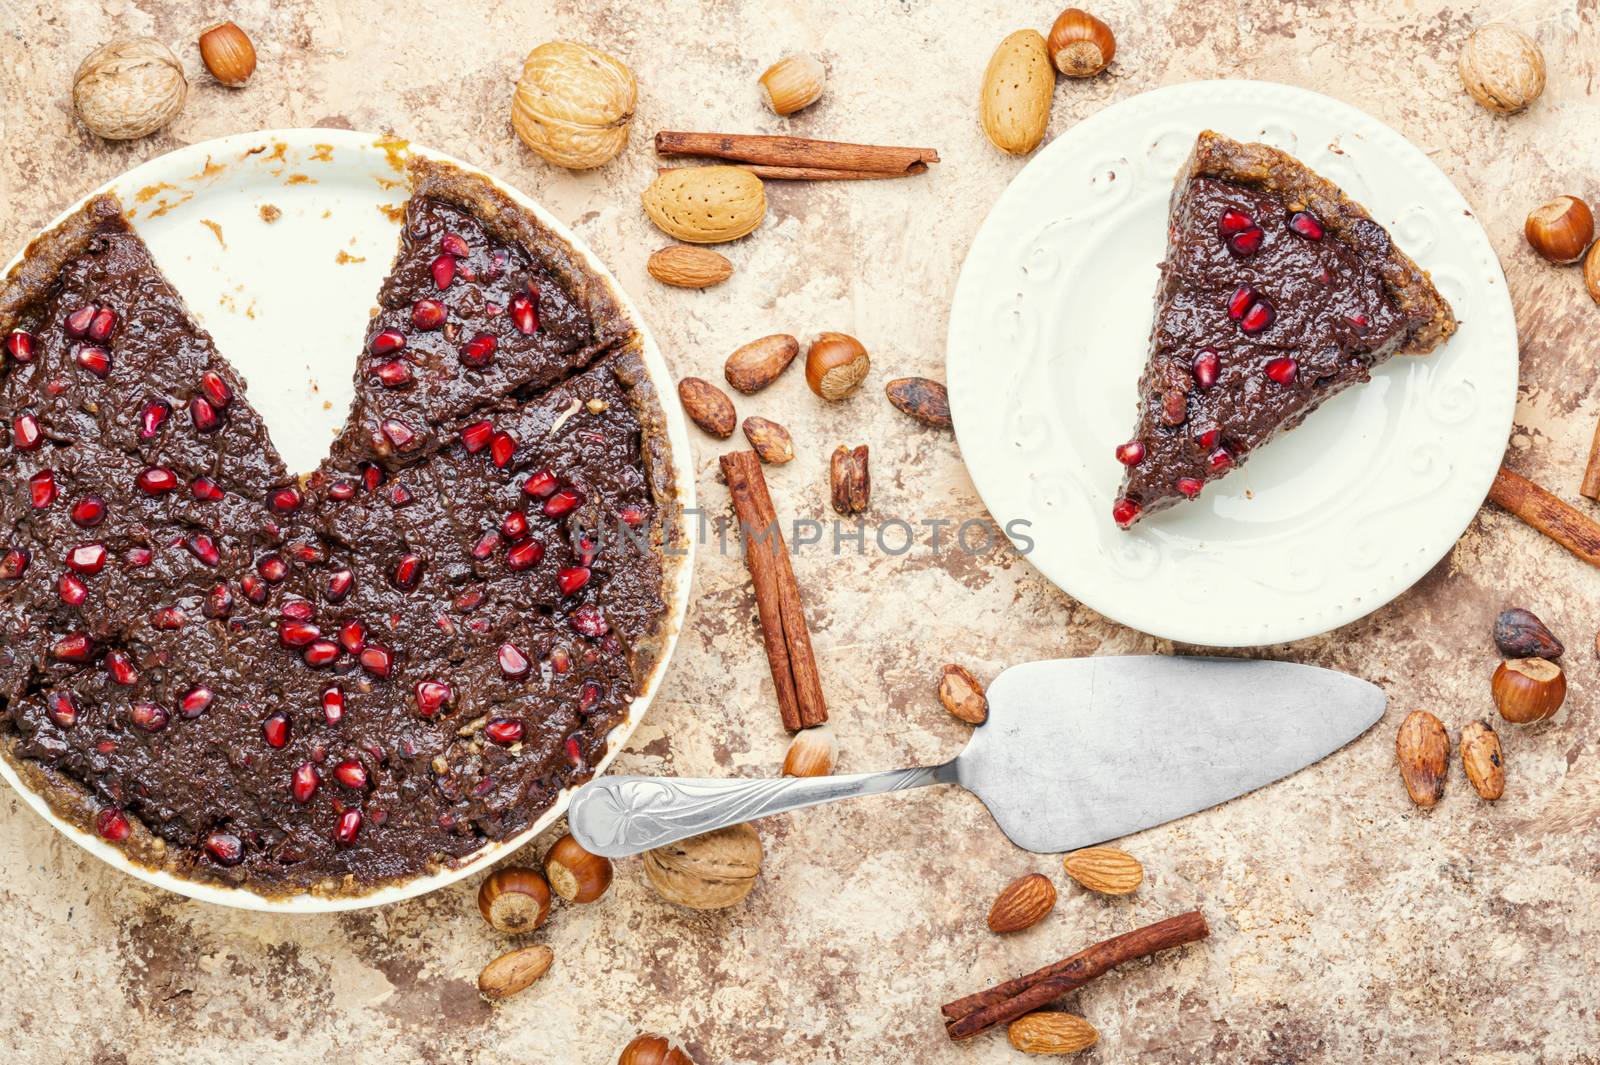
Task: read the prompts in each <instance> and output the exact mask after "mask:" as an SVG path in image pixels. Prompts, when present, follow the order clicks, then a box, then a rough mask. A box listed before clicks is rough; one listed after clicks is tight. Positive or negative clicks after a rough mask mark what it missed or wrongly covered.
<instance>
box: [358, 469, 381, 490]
mask: <svg viewBox="0 0 1600 1065" xmlns="http://www.w3.org/2000/svg"><path fill="white" fill-rule="evenodd" d="M361 483H362V484H363V485H365V486H366V489H367V491H369V492H376V491H377V490H378V486H379V485H381V484H383V467H381V466H379V465H377V464H376V463H372V462H363V463H362V464H361Z"/></svg>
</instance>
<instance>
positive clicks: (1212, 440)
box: [1195, 429, 1222, 449]
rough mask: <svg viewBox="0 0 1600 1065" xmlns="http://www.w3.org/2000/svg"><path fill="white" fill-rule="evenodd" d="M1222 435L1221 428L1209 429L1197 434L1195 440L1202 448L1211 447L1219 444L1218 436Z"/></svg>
mask: <svg viewBox="0 0 1600 1065" xmlns="http://www.w3.org/2000/svg"><path fill="white" fill-rule="evenodd" d="M1221 435H1222V430H1220V429H1207V430H1206V431H1205V432H1203V433H1201V434H1200V435H1199V436H1197V437H1196V438H1195V440H1196V442H1197V443H1198V444H1199V445H1200V446H1201V447H1202V448H1206V449H1210V448H1213V447H1216V446H1217V438H1218V437H1220V436H1221Z"/></svg>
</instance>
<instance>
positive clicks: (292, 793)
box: [289, 762, 322, 805]
mask: <svg viewBox="0 0 1600 1065" xmlns="http://www.w3.org/2000/svg"><path fill="white" fill-rule="evenodd" d="M321 783H322V774H321V773H319V772H317V767H316V766H314V765H312V764H311V763H310V762H301V763H300V765H299V766H297V767H296V768H295V771H294V774H293V775H292V776H291V777H290V778H289V797H290V798H292V799H294V801H295V802H297V803H300V804H301V805H304V804H305V803H308V802H310V801H311V796H313V795H315V794H316V793H317V785H318V784H321Z"/></svg>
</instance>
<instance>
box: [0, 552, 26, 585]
mask: <svg viewBox="0 0 1600 1065" xmlns="http://www.w3.org/2000/svg"><path fill="white" fill-rule="evenodd" d="M28 558H29V555H28V551H27V549H26V548H22V547H13V548H11V549H10V550H8V551H7V552H6V553H5V554H4V555H0V581H14V580H19V579H21V577H22V575H23V574H24V573H26V572H28Z"/></svg>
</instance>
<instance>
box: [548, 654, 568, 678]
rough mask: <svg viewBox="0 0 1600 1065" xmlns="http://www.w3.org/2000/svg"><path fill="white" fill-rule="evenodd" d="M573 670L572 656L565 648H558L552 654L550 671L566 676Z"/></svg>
mask: <svg viewBox="0 0 1600 1065" xmlns="http://www.w3.org/2000/svg"><path fill="white" fill-rule="evenodd" d="M571 668H572V656H571V655H569V654H568V653H567V649H566V648H565V647H557V648H556V649H555V650H554V651H551V652H550V669H551V670H552V671H554V672H555V673H557V674H565V673H566V672H567V670H569V669H571Z"/></svg>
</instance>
